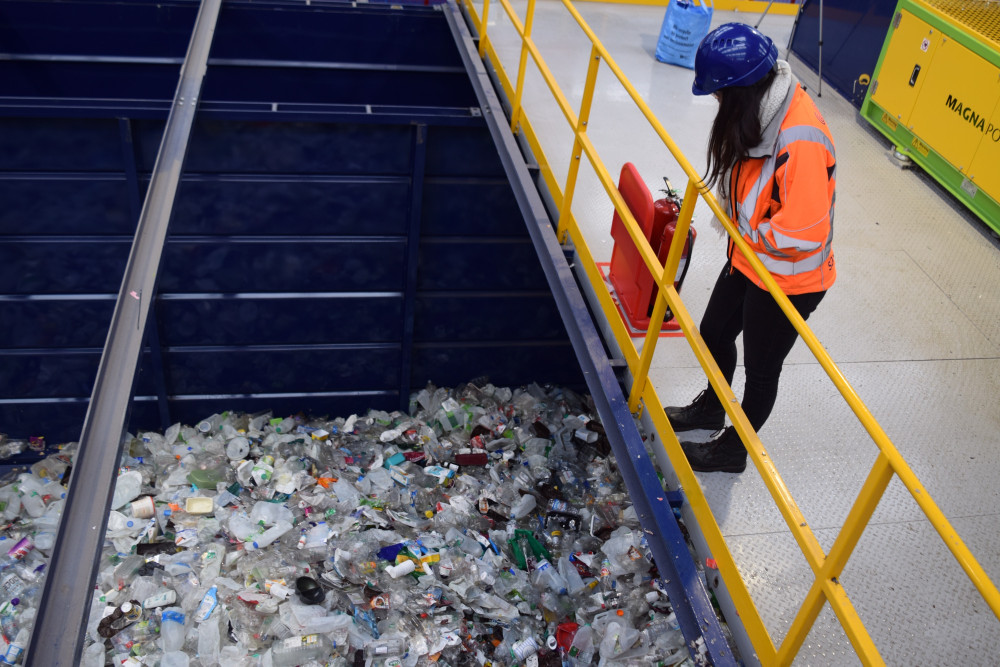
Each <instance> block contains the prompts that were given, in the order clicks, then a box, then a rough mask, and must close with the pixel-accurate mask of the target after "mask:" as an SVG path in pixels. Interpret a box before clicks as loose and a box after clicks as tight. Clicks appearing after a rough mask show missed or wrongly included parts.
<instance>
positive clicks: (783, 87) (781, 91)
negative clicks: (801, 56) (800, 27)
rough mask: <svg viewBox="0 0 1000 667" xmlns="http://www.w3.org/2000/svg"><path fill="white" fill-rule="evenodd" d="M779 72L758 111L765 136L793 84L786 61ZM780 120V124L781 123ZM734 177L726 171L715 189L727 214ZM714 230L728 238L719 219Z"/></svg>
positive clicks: (779, 68)
mask: <svg viewBox="0 0 1000 667" xmlns="http://www.w3.org/2000/svg"><path fill="white" fill-rule="evenodd" d="M775 64H776V66H777V69H778V72H777V75H776V76H775V77H774V81H772V82H771V87H770V88H768V89H767V92H766V93H764V97H763V98H761V100H760V109H759V110H758V111H757V117H758V118H759V119H760V128H761V133H762V134H763V132H764V129H765V128H767V126H768V125H770V124H771V121H773V120H774V117H775V115H776V114H777V113H778V109H780V108H781V105H782V104H783V103H784V101H785V97H786V96H787V95H788V89H789V87H790V86H791V84H792V68H791V66H790V65H789V64H788V63H787V62H786V61H784V60H778V61H777V62H776V63H775ZM781 120H782V119H779V121H778V122H781ZM731 176H732V169H729V170H727V171H726V173H725V174H723V177H722V179H720V181H719V183H718V185H716V187H715V198H716V199H718V200H719V204H720V205H721V206H722V208H723V210H725V211H726V212H727V213H730V212H731V211H732V206H730V204H729V189H730V183H729V179H730V178H731ZM711 227H712V229H714V230H715V233H716V234H718V235H719V236H720V237H723V236H726V230H725V229H723V227H722V223H721V222H719V220H718V218H715V217H714V216H713V217H712V223H711Z"/></svg>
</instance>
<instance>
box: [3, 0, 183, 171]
mask: <svg viewBox="0 0 1000 667" xmlns="http://www.w3.org/2000/svg"><path fill="white" fill-rule="evenodd" d="M0 4H2V3H0ZM0 81H4V88H6V86H7V83H6V80H5V79H3V78H2V74H0ZM175 82H176V77H175ZM2 93H3V90H2V89H0V94H2ZM0 99H2V98H0ZM161 134H162V130H161ZM157 141H159V139H157ZM22 169H23V170H37V171H39V172H52V171H87V172H94V171H120V170H121V169H122V149H121V143H120V140H119V130H118V121H117V120H115V119H113V118H104V119H79V118H64V119H60V121H59V122H58V123H53V122H51V121H50V120H48V119H43V118H19V117H17V116H16V115H15V116H14V117H10V118H4V119H3V132H0V170H3V171H16V170H22Z"/></svg>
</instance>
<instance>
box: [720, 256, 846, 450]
mask: <svg viewBox="0 0 1000 667" xmlns="http://www.w3.org/2000/svg"><path fill="white" fill-rule="evenodd" d="M825 294H826V292H810V293H808V294H793V295H791V296H789V297H788V299H789V300H790V301H791V302H792V305H794V306H795V308H796V310H798V311H799V314H800V315H801V316H802V318H803V319H809V315H810V314H811V313H812V312H813V310H815V309H816V306H818V305H819V302H820V301H822V300H823V296H824V295H825ZM741 331H742V332H743V365H744V366H745V368H746V376H747V379H746V388H745V389H744V392H743V401H742V403H741V405H742V406H743V412H745V413H746V415H747V419H749V420H750V423H751V424H752V425H753V428H754V430H755V431H759V430H760V428H761V427H762V426H763V425H764V422H766V421H767V418H768V417H769V416H770V414H771V410H772V409H773V408H774V401H775V399H776V398H777V396H778V379H779V378H780V376H781V367H782V365H783V364H784V363H785V357H787V356H788V353H789V352H791V351H792V346H793V345H794V344H795V339H796V338H798V335H799V334H798V332H797V331H796V330H795V328H794V327H793V326H792V325H791V323H790V322H789V321H788V318H787V317H785V314H784V313H783V312H781V308H779V307H778V304H777V302H776V301H775V300H774V297H772V296H771V294H770V293H769V292H768V291H767V290H764V289H761V288H760V287H757V286H756V285H754V284H753V283H752V282H750V280H749V279H748V278H747V277H746V276H744V275H743V274H742V273H740V272H739V271H737V270H735V269H733V268H732V267H731V265H730V264H729V263H728V262H727V263H726V266H725V267H723V269H722V273H721V274H719V279H718V280H717V281H716V283H715V288H714V289H713V290H712V296H711V297H710V298H709V300H708V307H707V308H706V309H705V315H704V317H703V318H702V320H701V335H702V338H704V339H705V344H706V345H707V346H708V349H709V351H710V352H711V353H712V356H713V357H715V361H716V363H718V364H719V369H720V370H721V371H722V374H723V375H724V376H725V378H726V381H727V382H729V384H732V383H733V374H734V373H735V372H736V360H737V352H736V338H737V336H739V334H740V332H741ZM706 397H707V398H708V399H709V400H711V401H713V402H714V403H715V404H718V398H717V397H716V395H715V391H714V390H712V389H711V387H709V389H708V394H707V396H706Z"/></svg>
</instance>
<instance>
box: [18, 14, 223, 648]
mask: <svg viewBox="0 0 1000 667" xmlns="http://www.w3.org/2000/svg"><path fill="white" fill-rule="evenodd" d="M220 6H221V0H202V2H201V6H200V8H199V11H198V17H197V19H196V20H195V24H194V31H193V33H192V36H191V41H190V43H189V45H188V51H187V55H186V57H185V59H184V64H183V65H182V66H181V71H180V81H179V82H178V85H177V91H176V93H175V94H174V101H173V105H172V107H171V109H170V115H169V116H168V118H167V124H166V128H165V129H164V132H163V140H162V142H161V144H160V151H159V154H158V155H157V157H156V163H155V166H154V167H153V174H152V180H151V182H150V186H149V190H148V192H147V193H146V200H145V203H144V204H143V207H142V213H141V214H140V216H139V224H138V227H137V228H136V233H135V238H134V240H133V242H132V251H131V254H130V255H129V259H128V264H127V265H126V268H125V275H124V278H123V280H122V286H121V290H120V291H119V293H118V301H117V304H116V305H115V312H114V315H113V316H112V318H111V328H110V330H109V331H108V338H107V342H106V343H105V346H104V353H103V355H102V356H101V363H100V366H99V367H98V370H97V379H96V380H95V382H94V391H93V393H92V395H91V399H90V406H89V408H88V410H87V417H86V419H85V421H84V424H83V432H82V434H81V436H80V448H79V451H78V452H77V456H76V460H75V461H74V464H73V474H72V477H71V479H70V485H69V494H68V496H67V498H66V506H65V509H64V510H63V516H62V521H61V522H60V524H59V533H58V535H57V537H56V544H55V548H54V550H53V555H52V561H51V563H50V564H49V572H48V576H47V577H46V579H45V587H44V589H43V591H42V598H41V599H42V603H41V605H40V607H39V610H38V617H37V620H36V622H35V629H34V632H33V633H32V636H31V642H30V644H29V646H28V652H27V654H26V659H27V663H28V664H30V665H39V666H42V665H44V666H45V667H56V666H59V667H71V666H72V665H77V664H79V662H80V654H81V652H82V649H83V640H84V635H85V632H86V628H87V621H88V617H89V615H90V605H91V600H92V598H93V582H94V579H95V577H96V574H97V569H98V566H99V565H100V562H101V551H102V549H103V546H104V533H105V530H106V529H107V523H108V512H109V509H110V507H109V506H110V505H111V497H112V494H113V492H114V488H115V480H116V477H117V472H118V461H119V458H120V456H121V447H122V436H123V434H124V432H125V426H126V420H127V418H128V414H129V408H130V406H131V403H132V387H133V384H134V381H135V375H136V369H137V368H138V364H139V357H140V354H141V352H142V343H143V339H144V337H145V336H144V335H145V331H146V322H147V319H148V317H149V311H150V308H151V307H152V305H153V297H154V294H155V290H156V278H157V273H158V272H159V267H160V258H161V256H162V252H163V245H164V243H165V241H166V236H167V228H168V226H169V224H170V216H171V213H172V211H173V206H174V198H175V196H176V194H177V188H178V185H179V183H180V178H181V172H182V171H183V166H184V158H185V156H186V154H187V148H188V142H189V140H190V137H191V128H192V126H193V125H194V119H195V113H196V111H197V107H198V98H199V96H200V95H201V86H202V82H203V80H204V78H205V71H206V69H207V62H208V52H209V50H210V49H211V46H212V37H213V35H214V33H215V26H216V22H217V20H218V17H219V8H220Z"/></svg>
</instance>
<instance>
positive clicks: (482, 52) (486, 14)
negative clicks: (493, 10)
mask: <svg viewBox="0 0 1000 667" xmlns="http://www.w3.org/2000/svg"><path fill="white" fill-rule="evenodd" d="M489 18H490V0H483V17H482V19H480V21H479V26H478V27H479V57H480V58H484V57H486V40H487V37H486V26H487V25H488V24H487V21H489Z"/></svg>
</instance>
